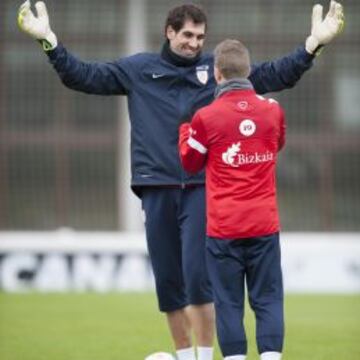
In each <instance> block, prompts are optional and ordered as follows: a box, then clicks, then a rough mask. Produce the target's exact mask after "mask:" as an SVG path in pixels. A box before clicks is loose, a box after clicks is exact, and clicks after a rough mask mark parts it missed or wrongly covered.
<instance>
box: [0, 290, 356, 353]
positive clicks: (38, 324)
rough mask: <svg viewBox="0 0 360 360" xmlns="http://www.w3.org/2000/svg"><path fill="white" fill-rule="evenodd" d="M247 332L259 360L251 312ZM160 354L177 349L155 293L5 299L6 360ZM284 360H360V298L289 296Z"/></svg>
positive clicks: (1, 304) (1, 344) (1, 297)
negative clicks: (159, 310) (174, 346)
mask: <svg viewBox="0 0 360 360" xmlns="http://www.w3.org/2000/svg"><path fill="white" fill-rule="evenodd" d="M246 324H247V325H246V326H247V329H248V330H249V331H248V340H249V356H248V358H247V359H248V360H255V359H258V357H257V354H256V349H255V345H254V343H255V339H254V321H253V316H252V313H251V312H250V311H249V310H248V309H247V315H246ZM159 350H162V351H169V352H171V351H172V343H171V339H170V337H169V335H168V332H167V328H166V321H165V318H164V317H163V316H162V315H161V314H160V313H158V311H157V307H156V301H155V295H154V294H152V293H148V294H106V295H99V294H81V295H69V294H64V295H55V294H54V295H39V294H29V295H9V294H3V293H2V294H0V359H1V360H143V359H144V357H145V356H146V355H147V354H149V353H151V352H154V351H159ZM283 358H284V360H287V359H289V360H339V359H341V360H359V359H360V296H359V295H353V296H335V295H334V296H325V295H324V296H310V295H306V296H305V295H304V296H298V295H297V296H295V295H291V296H287V297H286V342H285V350H284V357H283ZM215 359H216V360H220V359H222V357H221V356H220V353H219V351H218V349H216V356H215Z"/></svg>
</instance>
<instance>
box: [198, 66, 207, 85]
mask: <svg viewBox="0 0 360 360" xmlns="http://www.w3.org/2000/svg"><path fill="white" fill-rule="evenodd" d="M196 77H197V79H198V80H199V81H200V82H201V83H202V84H203V85H206V84H207V82H208V80H209V65H201V66H197V67H196Z"/></svg>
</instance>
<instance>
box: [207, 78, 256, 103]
mask: <svg viewBox="0 0 360 360" xmlns="http://www.w3.org/2000/svg"><path fill="white" fill-rule="evenodd" d="M249 89H253V86H252V84H251V82H250V81H249V80H248V79H244V78H235V79H231V80H226V81H225V82H223V83H221V84H219V85H218V86H217V87H216V89H215V94H214V96H215V98H218V97H220V96H221V95H222V94H224V93H226V92H228V91H231V90H249Z"/></svg>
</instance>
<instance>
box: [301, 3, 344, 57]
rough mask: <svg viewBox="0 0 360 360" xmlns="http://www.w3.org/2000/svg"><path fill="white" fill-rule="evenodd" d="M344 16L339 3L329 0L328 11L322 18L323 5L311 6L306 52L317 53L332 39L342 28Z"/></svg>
mask: <svg viewBox="0 0 360 360" xmlns="http://www.w3.org/2000/svg"><path fill="white" fill-rule="evenodd" d="M344 24H345V18H344V11H343V7H342V6H341V4H339V3H337V2H336V1H333V0H331V2H330V7H329V11H328V13H327V14H326V16H325V18H324V20H323V7H322V6H321V5H319V4H316V5H315V6H314V7H313V11H312V19H311V34H310V36H309V37H308V38H307V39H306V42H305V49H306V51H307V52H308V53H310V54H314V55H319V54H320V52H321V49H322V48H323V46H324V45H326V44H328V43H329V42H330V41H332V40H333V39H334V38H335V37H336V35H338V34H339V33H340V32H341V31H342V30H343V28H344Z"/></svg>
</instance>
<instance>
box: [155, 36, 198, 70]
mask: <svg viewBox="0 0 360 360" xmlns="http://www.w3.org/2000/svg"><path fill="white" fill-rule="evenodd" d="M161 57H162V58H163V59H164V60H165V61H167V62H169V63H170V64H173V65H175V66H182V67H188V66H192V65H194V64H196V63H197V62H198V61H199V59H200V57H201V53H198V54H197V55H196V56H195V57H194V58H186V57H184V56H180V55H178V54H175V53H174V52H173V51H172V50H171V48H170V44H169V41H168V40H167V41H165V43H164V45H163V47H162V49H161Z"/></svg>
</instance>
